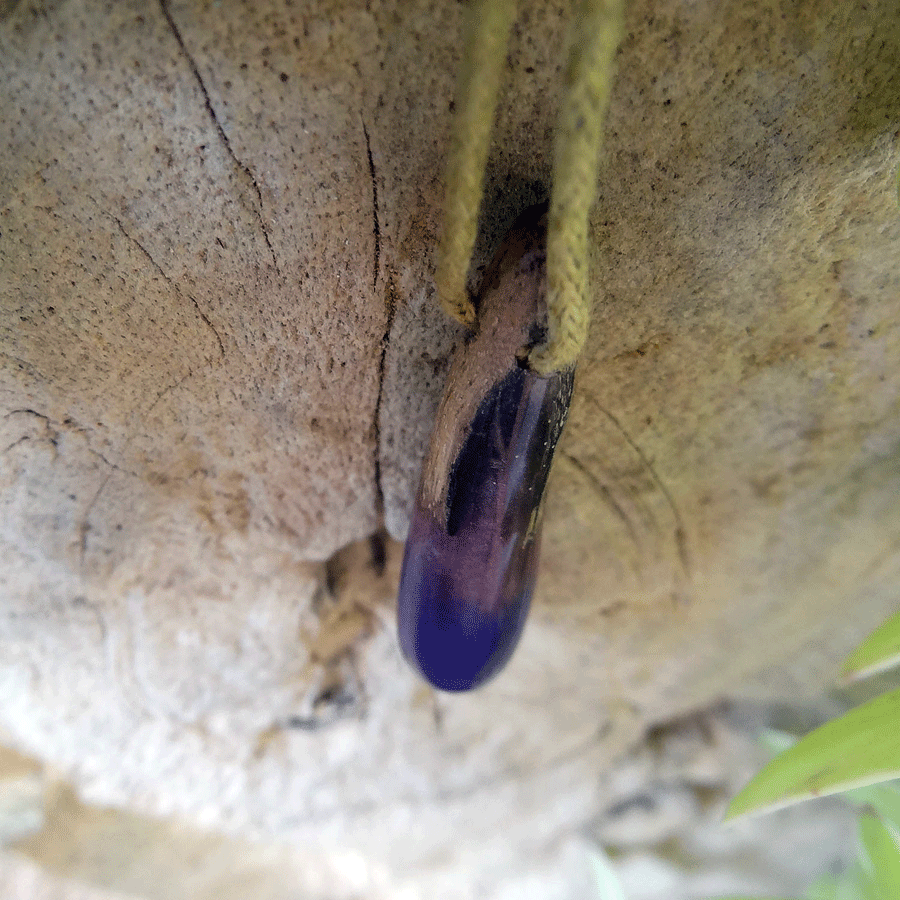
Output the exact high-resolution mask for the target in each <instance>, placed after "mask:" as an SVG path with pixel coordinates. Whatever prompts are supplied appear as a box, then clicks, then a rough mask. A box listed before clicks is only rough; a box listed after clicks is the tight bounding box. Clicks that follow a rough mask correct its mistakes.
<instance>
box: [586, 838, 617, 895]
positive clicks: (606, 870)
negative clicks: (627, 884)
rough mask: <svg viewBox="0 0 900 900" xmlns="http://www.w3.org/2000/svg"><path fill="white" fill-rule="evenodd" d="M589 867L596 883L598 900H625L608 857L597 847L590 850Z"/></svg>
mask: <svg viewBox="0 0 900 900" xmlns="http://www.w3.org/2000/svg"><path fill="white" fill-rule="evenodd" d="M591 866H592V868H593V870H594V877H595V878H596V882H597V897H598V900H625V892H624V891H623V890H622V884H621V882H620V881H619V876H618V875H616V872H615V870H614V869H613V867H612V863H611V862H610V861H609V857H608V856H607V855H606V854H605V853H604V852H603V850H601V849H600V848H599V847H593V848H592V849H591Z"/></svg>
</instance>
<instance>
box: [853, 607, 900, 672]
mask: <svg viewBox="0 0 900 900" xmlns="http://www.w3.org/2000/svg"><path fill="white" fill-rule="evenodd" d="M896 666H900V613H897V615H895V616H891V618H890V619H888V620H887V622H885V623H884V624H882V625H880V626H879V627H878V628H876V629H875V630H874V631H873V632H872V633H871V634H870V635H869V636H868V637H867V638H866V639H865V640H864V641H863V642H862V643H861V644H860V645H859V646H858V647H857V648H856V649H855V650H854V651H853V653H851V654H850V656H848V657H847V659H846V661H845V662H844V668H843V675H844V678H845V679H846V680H847V681H857V680H859V679H860V678H868V676H869V675H874V674H875V673H876V672H884V671H885V670H886V669H892V668H894V667H896Z"/></svg>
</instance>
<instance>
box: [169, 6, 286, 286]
mask: <svg viewBox="0 0 900 900" xmlns="http://www.w3.org/2000/svg"><path fill="white" fill-rule="evenodd" d="M159 6H160V9H161V10H162V14H163V17H164V18H165V20H166V22H167V23H168V25H169V30H170V31H171V32H172V35H173V36H174V38H175V41H176V42H177V44H178V46H179V48H180V49H181V52H182V54H183V55H184V58H185V59H186V60H187V64H188V65H189V66H190V69H191V72H193V74H194V78H195V79H196V81H197V85H198V87H199V88H200V93H201V94H203V105H204V106H205V107H206V111H207V113H208V114H209V117H210V119H211V121H212V123H213V127H214V128H215V129H216V133H217V134H218V135H219V139H220V140H221V141H222V145H223V146H224V147H225V151H226V152H227V153H228V155H229V156H230V157H231V161H232V162H233V163H234V165H235V166H236V167H237V169H238V170H239V171H240V172H242V173H243V174H244V177H245V178H246V179H247V180H248V181H249V183H250V186H251V187H252V188H253V190H254V191H255V192H256V199H257V202H258V204H259V205H258V206H257V207H256V208H255V209H254V212H255V213H256V218H257V220H258V222H259V227H260V230H261V231H262V236H263V239H264V240H265V242H266V246H267V247H268V248H269V254H270V255H271V257H272V265H273V266H274V267H275V273H276V274H277V275H278V277H279V278H280V277H281V269H280V268H279V266H278V259H277V257H276V256H275V247H274V246H273V244H272V237H271V235H270V233H269V227H268V225H267V224H266V220H265V219H264V218H263V214H262V211H263V197H262V190H260V187H259V183H258V182H257V180H256V177H255V176H254V174H253V172H252V171H251V169H250V167H249V166H248V165H247V164H246V163H245V162H242V161H241V160H240V159H238V157H237V154H236V153H235V152H234V149H233V148H232V146H231V141H229V140H228V135H227V134H226V133H225V129H224V128H223V127H222V123H221V122H220V121H219V117H218V116H217V115H216V111H215V108H214V107H213V105H212V99H211V98H210V96H209V91H208V90H207V88H206V84H205V83H204V81H203V76H202V75H201V74H200V68H199V66H198V65H197V62H196V60H195V59H194V57H193V55H192V54H191V52H190V51H189V50H188V48H187V44H185V42H184V38H183V37H182V35H181V32H180V31H179V29H178V26H177V25H176V24H175V19H174V17H173V16H172V11H171V10H170V9H169V0H159Z"/></svg>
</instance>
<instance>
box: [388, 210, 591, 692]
mask: <svg viewBox="0 0 900 900" xmlns="http://www.w3.org/2000/svg"><path fill="white" fill-rule="evenodd" d="M545 209H546V207H543V206H542V207H538V208H535V209H533V210H529V211H528V212H526V213H524V214H523V215H522V216H521V217H520V218H519V220H518V221H517V223H516V225H515V226H514V227H513V229H512V231H511V232H510V234H509V235H508V236H507V238H506V240H505V241H504V243H503V245H502V246H501V248H500V250H499V251H498V252H497V255H496V256H495V258H494V260H493V262H492V263H491V265H490V267H489V268H488V270H487V272H486V274H485V278H484V288H483V290H482V293H481V299H480V302H479V304H478V326H477V331H476V333H475V334H474V335H473V336H472V337H471V338H470V339H469V340H468V341H467V343H466V344H464V345H463V346H462V347H460V348H459V349H458V350H457V353H456V356H455V357H454V360H453V363H452V365H451V368H450V373H449V375H448V377H447V384H446V387H445V389H444V396H443V399H442V400H441V405H440V408H439V409H438V413H437V418H436V421H435V428H434V432H433V434H432V438H431V444H430V447H429V450H428V453H427V455H426V457H425V461H424V463H423V467H422V478H421V483H420V486H419V492H418V495H417V497H416V505H415V509H414V511H413V516H412V521H411V524H410V531H409V536H408V538H407V541H406V552H405V556H404V560H403V570H402V574H401V576H400V591H399V596H398V618H399V631H400V646H401V648H402V650H403V653H404V655H405V656H406V658H407V660H408V661H409V662H410V663H411V664H412V665H413V666H414V667H415V668H416V669H417V670H418V671H419V672H420V673H421V675H422V676H423V677H424V678H426V679H427V680H428V681H429V682H430V683H431V684H432V685H434V687H436V688H440V689H441V690H445V691H465V690H470V689H471V688H474V687H478V686H479V685H481V684H484V682H485V681H487V680H488V679H489V678H491V677H492V676H493V675H495V674H496V673H497V672H499V671H500V669H501V668H503V666H504V665H505V664H506V662H507V661H508V660H509V658H510V656H511V655H512V652H513V650H514V649H515V647H516V644H517V643H518V641H519V637H520V635H521V633H522V627H523V625H524V624H525V618H526V616H527V614H528V608H529V605H530V603H531V595H532V592H533V591H534V584H535V580H536V577H537V566H538V555H539V550H540V538H541V511H542V504H541V501H542V498H543V495H544V488H545V486H546V483H547V476H548V475H549V473H550V464H551V462H552V459H553V451H554V449H555V448H556V442H557V440H558V439H559V436H560V434H561V432H562V428H563V425H564V424H565V420H566V415H567V413H568V409H569V401H570V400H571V397H572V386H573V381H574V370H573V369H569V370H566V371H564V372H560V373H558V374H555V375H552V376H550V377H548V378H542V377H540V376H538V375H535V374H534V373H532V372H531V371H529V369H528V368H527V365H526V363H525V361H524V360H525V357H526V355H527V352H528V350H529V349H530V348H531V347H532V346H534V345H535V344H536V343H537V342H538V340H539V339H540V338H541V337H542V332H543V330H544V323H545V321H546V309H545V304H544V295H545V290H546V277H545V265H544V262H545V250H544V245H545V242H544V234H545V225H546V221H545V220H546V216H545V215H543V213H544V212H545Z"/></svg>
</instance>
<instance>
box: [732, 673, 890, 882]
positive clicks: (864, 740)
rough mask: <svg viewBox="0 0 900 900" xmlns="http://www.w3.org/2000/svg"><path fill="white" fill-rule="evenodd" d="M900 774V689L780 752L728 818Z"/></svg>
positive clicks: (734, 803) (737, 799)
mask: <svg viewBox="0 0 900 900" xmlns="http://www.w3.org/2000/svg"><path fill="white" fill-rule="evenodd" d="M898 776H900V688H898V689H896V690H893V691H888V692H887V693H886V694H882V695H881V696H880V697H876V698H875V699H873V700H870V701H869V702H868V703H864V704H862V706H858V707H856V709H852V710H850V712H848V713H847V714H846V715H843V716H841V717H840V718H838V719H834V720H832V721H831V722H826V723H825V724H824V725H822V726H821V727H820V728H817V729H816V730H815V731H811V732H810V733H809V734H808V735H806V737H804V738H801V740H799V741H798V742H797V743H796V744H795V745H794V746H793V747H791V748H790V749H789V750H786V751H785V752H784V753H782V754H781V755H780V756H777V757H775V759H773V760H772V761H771V762H770V763H769V764H768V765H767V766H765V767H764V768H763V769H762V770H761V771H760V772H758V773H757V774H756V776H755V777H754V778H753V780H752V781H751V782H750V783H749V784H748V785H747V786H746V787H745V788H744V789H743V790H742V791H741V792H740V793H739V794H738V795H737V796H736V797H735V798H734V800H732V801H731V805H730V806H729V807H728V811H727V813H726V815H725V817H726V818H727V819H733V818H734V817H735V816H739V815H744V814H746V813H750V812H756V813H758V812H762V811H764V810H765V811H768V810H772V809H778V808H780V807H782V806H788V805H790V804H792V803H798V802H800V801H801V800H807V799H809V798H810V797H817V796H821V795H824V794H836V793H838V792H840V791H846V790H847V789H848V788H854V787H863V786H865V785H868V784H877V783H879V782H882V781H889V780H890V779H892V778H897V777H898ZM898 897H900V894H898Z"/></svg>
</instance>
